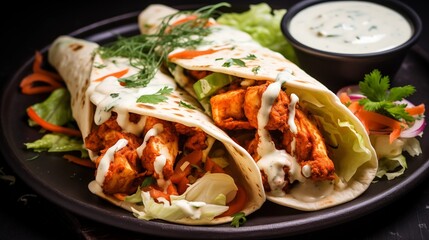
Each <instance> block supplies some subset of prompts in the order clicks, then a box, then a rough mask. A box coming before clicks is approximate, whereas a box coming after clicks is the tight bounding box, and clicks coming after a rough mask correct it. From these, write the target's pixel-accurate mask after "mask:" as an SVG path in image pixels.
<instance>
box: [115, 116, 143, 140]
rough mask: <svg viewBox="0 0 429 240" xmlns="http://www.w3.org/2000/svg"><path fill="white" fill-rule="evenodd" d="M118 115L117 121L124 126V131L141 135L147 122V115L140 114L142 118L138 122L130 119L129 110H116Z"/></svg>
mask: <svg viewBox="0 0 429 240" xmlns="http://www.w3.org/2000/svg"><path fill="white" fill-rule="evenodd" d="M116 113H117V114H118V116H117V117H116V122H118V125H119V126H120V127H121V128H122V130H123V131H125V132H129V133H132V134H134V135H136V136H139V135H140V134H141V133H142V131H143V128H144V126H145V124H146V116H140V120H139V121H138V122H137V123H133V122H131V121H130V120H129V116H130V115H129V113H128V111H123V110H119V111H116Z"/></svg>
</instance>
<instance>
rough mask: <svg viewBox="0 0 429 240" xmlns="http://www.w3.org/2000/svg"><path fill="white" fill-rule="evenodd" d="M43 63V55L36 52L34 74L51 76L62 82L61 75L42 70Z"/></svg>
mask: <svg viewBox="0 0 429 240" xmlns="http://www.w3.org/2000/svg"><path fill="white" fill-rule="evenodd" d="M42 62H43V55H42V54H41V53H40V52H39V51H36V53H35V55H34V62H33V72H35V73H41V74H43V75H46V76H49V77H51V78H52V79H54V80H61V76H60V75H58V74H56V73H53V72H50V71H47V70H45V69H42Z"/></svg>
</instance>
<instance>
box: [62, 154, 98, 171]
mask: <svg viewBox="0 0 429 240" xmlns="http://www.w3.org/2000/svg"><path fill="white" fill-rule="evenodd" d="M63 158H65V159H67V160H68V161H70V162H72V163H76V164H78V165H81V166H84V167H89V168H95V164H94V163H93V162H92V161H91V160H90V159H87V158H79V157H76V156H73V155H70V154H65V155H64V156H63Z"/></svg>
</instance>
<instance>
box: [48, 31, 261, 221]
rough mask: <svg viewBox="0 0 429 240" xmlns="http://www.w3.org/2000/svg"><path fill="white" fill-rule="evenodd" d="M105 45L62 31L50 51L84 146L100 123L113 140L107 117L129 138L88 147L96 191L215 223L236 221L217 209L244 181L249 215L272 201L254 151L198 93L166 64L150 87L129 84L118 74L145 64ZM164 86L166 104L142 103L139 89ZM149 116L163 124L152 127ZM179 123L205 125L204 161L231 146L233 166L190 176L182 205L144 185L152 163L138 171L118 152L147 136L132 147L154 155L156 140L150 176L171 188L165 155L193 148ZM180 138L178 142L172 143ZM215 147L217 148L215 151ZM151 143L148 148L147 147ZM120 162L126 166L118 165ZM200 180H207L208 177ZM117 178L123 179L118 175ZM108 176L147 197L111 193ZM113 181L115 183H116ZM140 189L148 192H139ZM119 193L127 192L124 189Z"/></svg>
mask: <svg viewBox="0 0 429 240" xmlns="http://www.w3.org/2000/svg"><path fill="white" fill-rule="evenodd" d="M98 47H99V45H98V44H96V43H93V42H89V41H86V40H83V39H76V38H73V37H70V36H60V37H58V38H57V39H56V40H55V41H54V42H53V44H52V45H51V47H50V49H49V56H48V59H49V62H50V64H51V65H52V66H53V67H55V69H56V70H57V71H58V72H59V74H60V75H61V76H62V78H63V79H64V81H65V83H66V85H67V88H68V89H69V91H70V93H71V105H72V110H73V117H74V118H75V120H76V122H77V124H78V126H79V128H80V130H81V132H82V137H83V139H84V142H85V146H92V145H97V144H100V143H99V142H97V141H95V140H99V136H95V134H94V133H93V131H94V130H96V129H98V131H99V132H97V134H105V135H103V136H102V138H100V139H101V140H103V141H106V142H107V141H108V140H106V139H108V137H106V136H108V135H107V133H104V132H102V131H101V130H100V129H101V128H102V126H104V125H103V124H105V123H107V122H109V121H110V120H111V119H113V121H112V122H113V123H114V125H115V126H116V128H117V126H119V127H120V130H115V131H113V132H114V133H115V134H121V135H120V136H127V138H121V139H119V140H117V141H116V140H115V141H114V142H113V143H114V145H113V146H112V144H113V143H111V144H110V145H108V144H107V143H106V145H107V146H105V147H104V148H103V149H102V150H97V151H96V150H93V149H88V151H89V153H90V157H91V160H92V161H94V162H95V163H96V166H97V170H96V174H95V180H94V181H92V182H91V183H90V184H89V190H90V191H91V192H92V193H94V194H96V195H98V196H100V197H101V198H104V199H106V200H108V201H110V202H112V203H113V204H115V205H117V206H120V207H122V208H124V209H126V210H128V211H132V212H133V213H134V215H135V216H137V217H138V218H142V219H163V220H166V221H169V222H174V223H180V224H188V225H202V224H209V225H210V224H220V223H225V222H229V221H231V220H232V217H231V216H230V215H228V216H222V217H215V216H217V215H218V214H219V213H220V212H223V211H225V209H227V208H228V207H226V208H225V202H230V200H231V199H232V198H234V197H235V196H237V195H238V192H237V191H238V190H237V186H242V189H244V190H245V192H246V193H245V194H246V197H247V199H246V200H247V201H246V203H245V206H244V207H243V208H242V209H241V210H240V211H241V212H243V213H245V215H249V214H251V213H253V212H254V211H256V210H257V209H259V208H260V207H261V206H262V204H263V202H264V201H265V194H264V191H263V188H262V186H261V179H260V176H259V174H258V171H259V170H258V168H257V166H256V165H255V164H254V162H252V161H249V159H250V158H249V155H248V153H247V152H246V151H244V150H243V149H242V148H241V147H240V146H239V145H237V144H236V143H235V142H234V141H233V140H232V139H231V138H229V137H228V135H226V133H224V132H223V131H222V130H220V129H219V128H218V127H216V126H215V125H214V124H213V121H212V120H211V119H210V118H209V117H207V116H206V115H205V114H204V113H203V110H201V109H200V108H199V104H198V102H196V101H195V100H194V98H192V97H190V96H189V94H187V93H186V92H184V91H183V90H181V89H180V88H178V87H177V85H176V83H175V82H174V80H173V79H172V78H171V77H170V76H169V75H167V74H165V73H163V72H162V71H157V72H156V74H155V76H154V78H153V79H151V81H150V83H149V84H148V85H147V86H146V87H137V88H128V87H125V86H122V85H121V84H120V83H119V81H118V78H119V77H118V76H117V75H115V74H117V73H118V72H121V71H124V70H125V69H127V70H126V73H125V75H123V76H122V77H127V76H132V75H133V74H135V73H137V71H138V70H137V69H136V68H134V67H132V66H131V65H130V63H129V61H128V59H125V58H119V57H117V58H109V59H102V58H101V56H100V55H99V54H98V53H97V51H96V49H97V48H98ZM112 74H113V75H112ZM109 75H110V76H109ZM106 76H108V77H106ZM164 87H166V88H169V89H170V90H172V91H171V93H170V94H167V95H165V99H164V101H161V102H159V103H146V102H137V99H138V98H139V97H140V96H143V95H145V94H155V95H156V93H157V91H159V90H160V89H162V88H164ZM181 104H186V106H188V107H183V106H181ZM189 106H190V107H189ZM131 115H134V116H138V117H139V118H138V119H139V120H138V121H131V120H130V119H131ZM113 116H116V119H115V118H112V117H113ZM149 119H151V121H155V122H156V123H157V124H155V125H153V126H149V127H148V124H149V123H148V122H150V121H149ZM166 122H167V123H168V124H169V125H167V123H166ZM170 123H171V124H170ZM177 123H179V124H180V126H183V128H185V129H186V130H189V131H191V130H192V131H193V130H195V132H197V133H199V132H200V131H202V132H203V133H205V134H206V135H207V138H206V139H205V141H204V142H202V144H207V147H206V148H204V147H201V148H203V150H200V151H202V156H203V157H202V158H203V161H204V160H205V161H206V163H207V161H208V159H209V158H211V159H212V158H213V159H214V158H215V157H213V156H212V152H213V151H216V150H222V151H223V150H226V151H224V152H222V151H221V152H220V154H219V152H218V153H217V154H218V155H219V156H220V158H221V160H223V163H224V164H225V165H226V166H224V168H223V169H224V171H225V172H226V173H215V172H214V170H213V172H212V173H211V172H207V173H205V174H204V176H203V177H201V178H198V180H196V181H195V182H194V183H189V184H190V186H189V187H188V188H187V189H186V191H185V192H184V193H183V194H181V195H180V196H179V197H177V196H170V198H171V201H173V200H177V201H176V202H175V203H177V204H176V205H174V204H173V203H171V205H170V203H169V202H168V201H167V200H165V198H157V199H153V198H152V197H151V195H149V193H148V192H145V190H144V188H143V187H142V188H140V187H138V186H140V184H141V183H142V181H143V180H142V179H143V178H144V177H148V176H147V175H149V173H148V172H149V170H148V169H149V168H147V169H145V167H141V166H140V168H141V169H140V171H134V172H133V171H132V170H135V169H132V167H130V166H131V165H133V164H134V163H133V164H132V163H130V160H129V159H127V161H128V162H126V161H125V163H124V162H122V163H121V162H120V160H121V158H119V157H118V156H119V155H118V153H119V152H120V151H121V150H122V149H125V148H128V147H130V146H131V144H132V141H131V140H133V139H140V138H143V137H144V140H142V143H141V145H140V147H139V148H138V149H136V150H133V151H130V152H131V153H132V154H134V155H135V154H136V153H139V157H138V158H137V161H139V159H143V158H145V159H146V158H149V157H150V156H149V155H150V154H153V153H152V152H149V153H150V154H149V153H148V152H147V151H150V150H151V149H149V147H148V146H149V145H150V144H153V145H150V146H151V147H152V146H160V149H155V150H157V151H155V154H156V158H155V160H154V163H153V164H152V163H150V164H152V166H151V167H153V168H154V169H155V170H154V172H153V173H152V175H149V176H151V177H153V178H155V180H156V184H155V187H159V188H161V187H163V188H162V189H161V191H163V192H165V191H166V189H165V188H166V187H170V186H171V185H173V184H171V181H170V180H171V179H168V178H167V174H166V173H165V171H166V170H165V168H166V165H167V163H168V159H167V160H166V158H168V157H169V156H170V154H171V152H173V151H176V152H179V153H177V154H176V156H177V158H178V156H179V155H180V154H182V153H183V155H185V152H186V151H190V150H186V149H185V147H183V148H181V145H178V146H179V148H180V149H179V150H177V149H176V148H178V147H177V145H174V143H176V142H177V141H178V140H177V139H176V138H175V135H174V134H178V133H174V132H173V131H171V132H169V131H168V130H170V129H173V128H168V126H175V127H176V128H175V130H176V131H177V132H179V129H178V128H177V126H179V125H177ZM173 124H174V125H173ZM145 128H150V129H149V131H146V130H144V129H145ZM109 130H110V129H109ZM197 130H198V131H197ZM106 132H107V131H106ZM131 135H133V136H131ZM114 136H116V135H114ZM161 136H169V137H171V138H172V139H174V140H170V139H168V140H165V139H163V138H161ZM180 136H182V135H180ZM103 137H105V139H103ZM155 137H158V138H157V139H158V140H159V139H161V140H159V141H162V140H165V141H166V142H161V143H159V145H157V144H158V142H155V140H154V141H152V142H151V139H152V138H155ZM94 139H95V140H94ZM172 142H173V143H172ZM186 143H187V142H186ZM139 144H140V143H139ZM173 145H174V146H175V147H172V146H173ZM210 148H211V151H210V152H209V150H210ZM146 149H149V150H147V151H146ZM196 151H197V150H195V152H196ZM131 153H130V154H131ZM191 154H192V153H191ZM188 155H190V154H188ZM188 155H187V156H188ZM121 156H122V155H121ZM123 156H125V154H124V155H123ZM151 156H152V155H151ZM130 158H131V157H130ZM122 160H123V159H122ZM173 160H174V159H173ZM142 161H143V160H142ZM166 162H167V163H166ZM221 162H222V161H221ZM185 163H188V165H185ZM185 163H183V165H182V166H176V167H175V169H174V170H175V171H176V170H177V169H178V168H181V170H183V171H185V170H186V169H187V168H188V167H189V168H191V166H190V165H191V164H190V163H189V162H188V161H185ZM143 164H144V163H142V165H143ZM163 164H164V165H163ZM173 164H174V162H173ZM115 165H119V166H120V167H118V166H116V167H115ZM135 165H138V164H135ZM121 167H122V168H121ZM184 169H185V170H184ZM201 171H202V170H201ZM127 172H132V173H130V174H129V175H130V177H129V178H128V175H124V174H126V173H127ZM115 174H117V176H116V175H115ZM121 174H122V175H121ZM145 174H146V175H145ZM110 175H113V177H109V176H110ZM225 175H226V176H225ZM115 176H116V179H115ZM142 176H143V177H142ZM112 179H113V180H112ZM201 179H204V181H203V180H201ZM115 180H117V182H114V181H115ZM107 181H110V182H107ZM228 181H229V182H228ZM108 183H109V184H113V185H112V186H114V187H118V188H119V189H121V187H124V186H123V185H125V187H127V186H135V187H136V188H137V191H136V192H137V194H132V193H134V192H132V193H127V195H133V196H134V197H136V196H137V198H141V199H140V201H143V203H144V204H143V205H141V204H140V205H139V204H135V203H134V202H129V201H124V200H119V199H118V198H116V197H114V196H113V195H114V194H115V193H112V192H110V191H111V189H109V192H108V193H106V188H105V187H108V186H110V185H108ZM115 184H118V185H115ZM114 187H113V189H115V188H114ZM125 187H124V188H125ZM127 189H128V188H127ZM140 189H141V192H139V191H140ZM118 193H119V194H121V193H120V192H118ZM138 193H140V195H139V194H138ZM204 194H207V196H202V195H204ZM201 202H203V203H201ZM186 208H187V209H188V210H187V211H184V210H183V209H186ZM219 209H220V210H219ZM189 212H190V213H189ZM199 214H201V216H199Z"/></svg>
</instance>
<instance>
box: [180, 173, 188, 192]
mask: <svg viewBox="0 0 429 240" xmlns="http://www.w3.org/2000/svg"><path fill="white" fill-rule="evenodd" d="M188 184H189V179H188V178H187V177H182V178H181V179H180V181H179V183H177V192H178V193H179V194H183V193H184V192H185V191H186V189H188V187H189V185H188Z"/></svg>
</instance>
